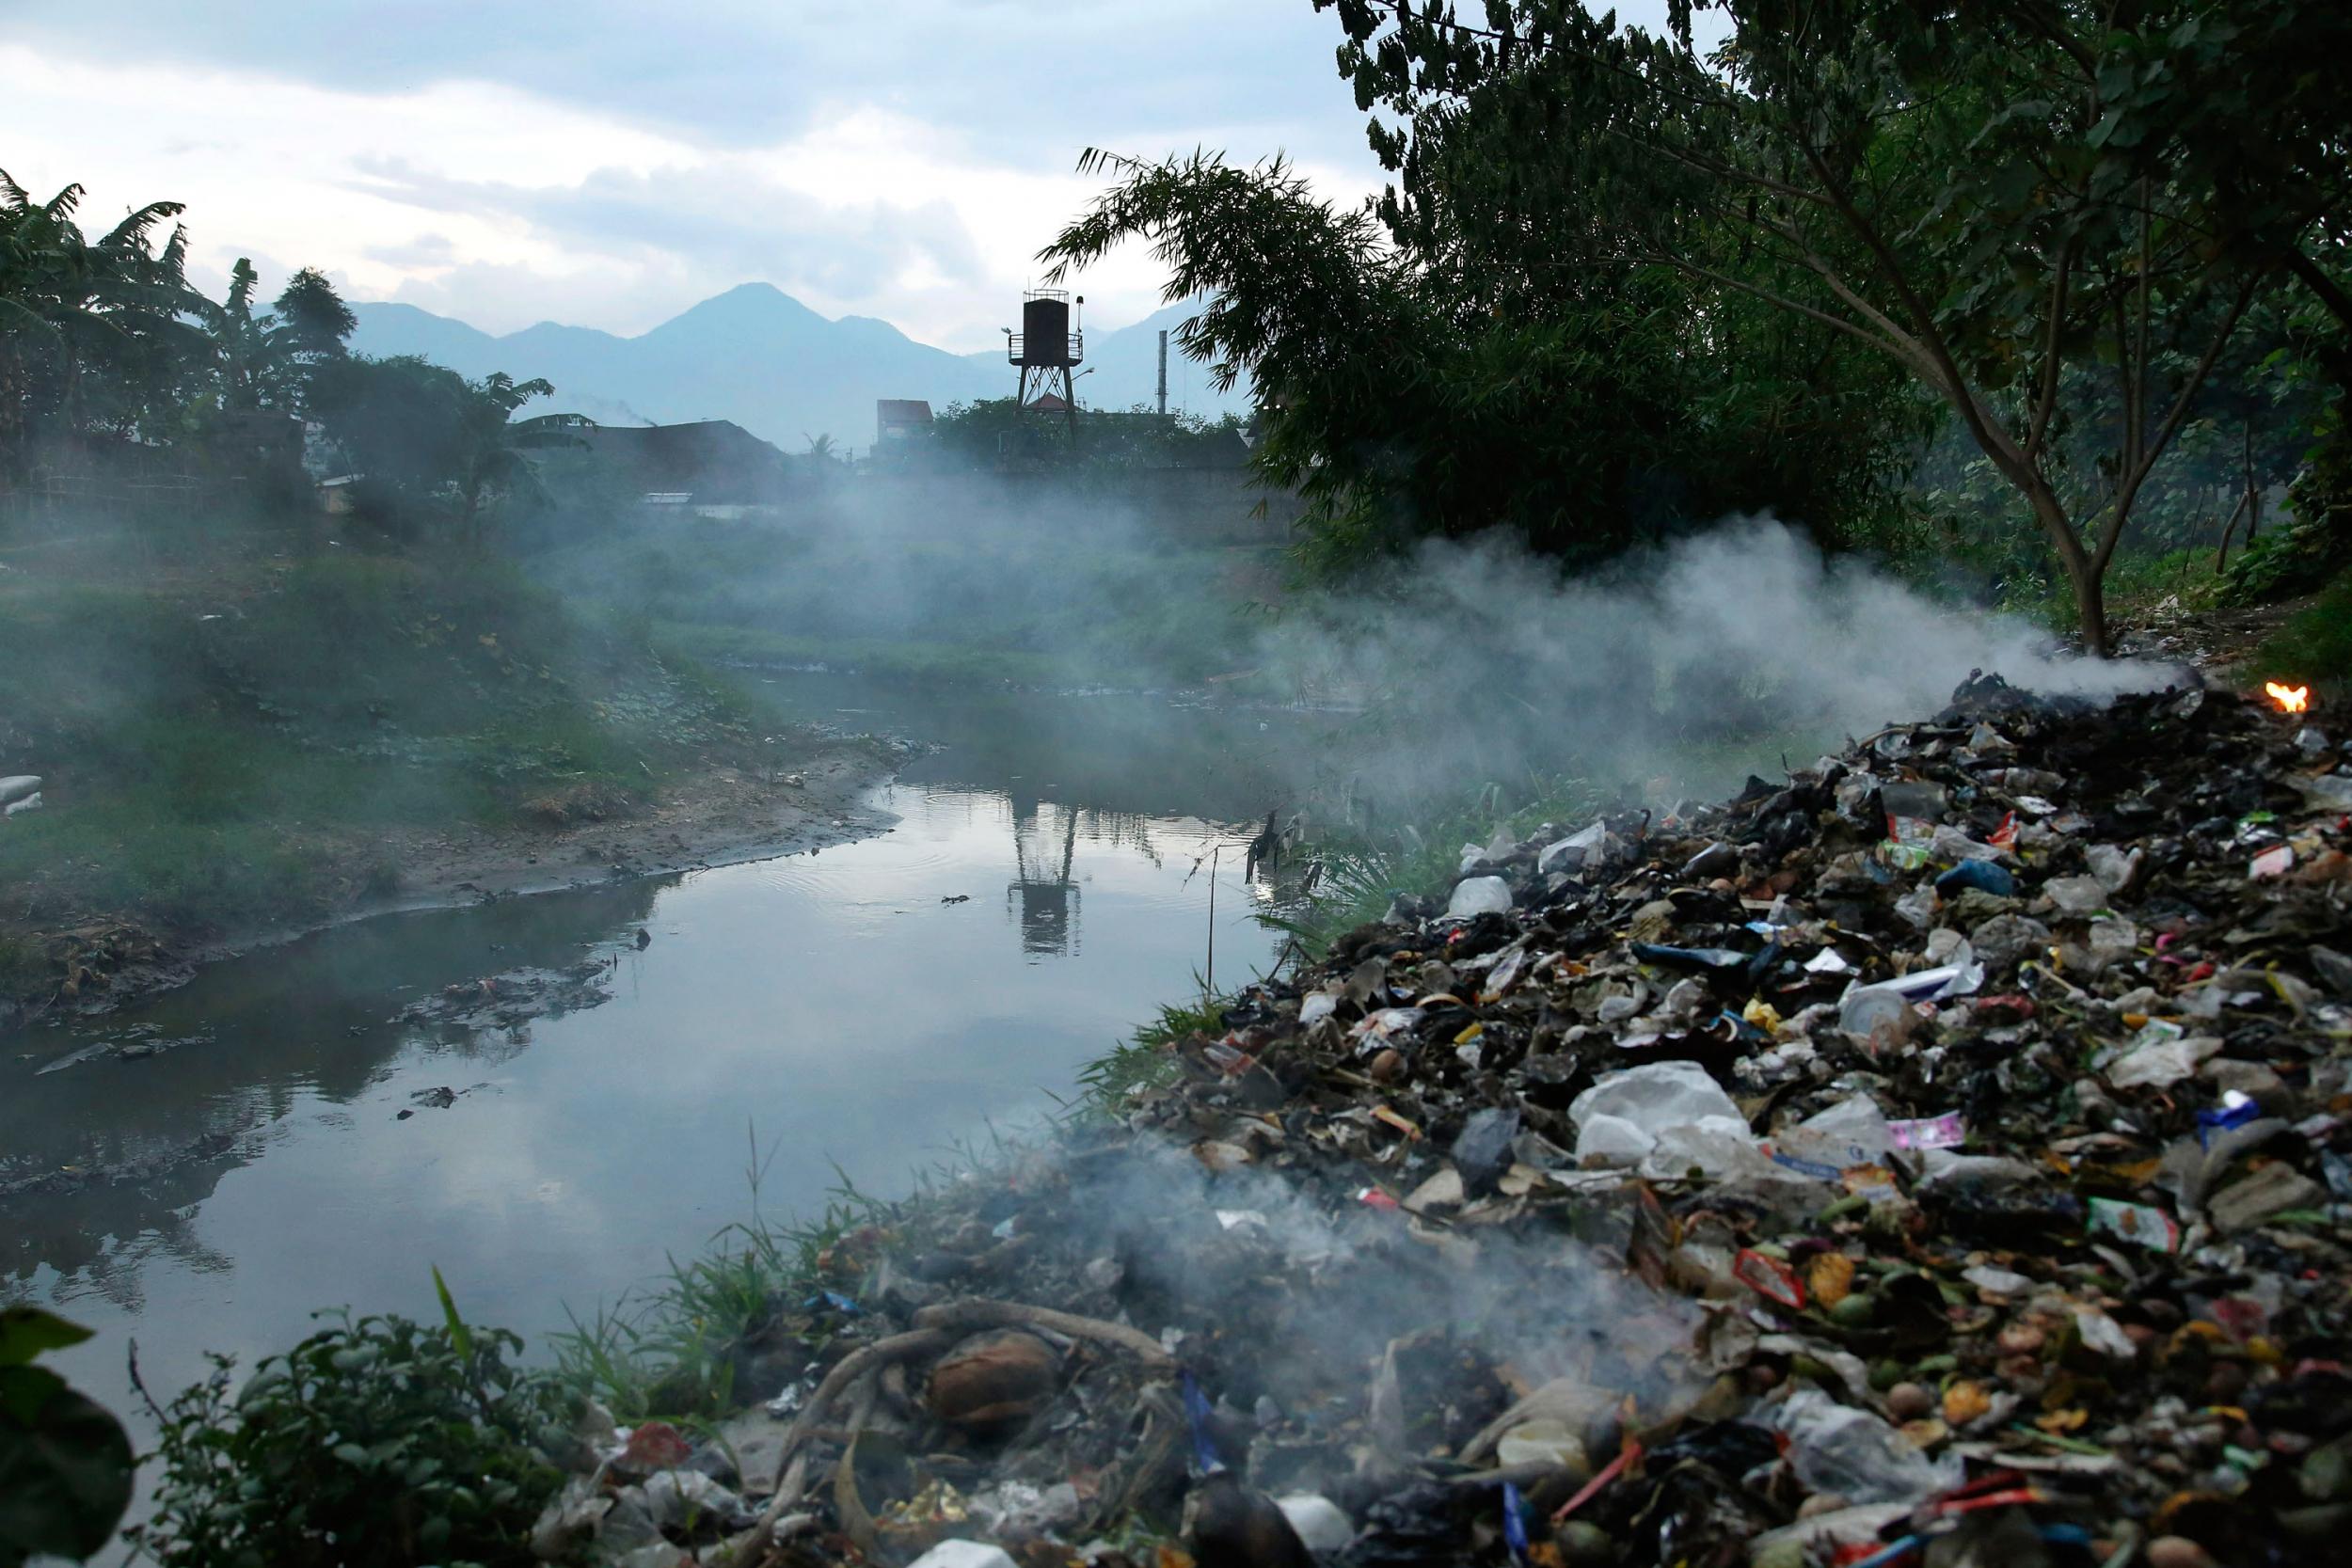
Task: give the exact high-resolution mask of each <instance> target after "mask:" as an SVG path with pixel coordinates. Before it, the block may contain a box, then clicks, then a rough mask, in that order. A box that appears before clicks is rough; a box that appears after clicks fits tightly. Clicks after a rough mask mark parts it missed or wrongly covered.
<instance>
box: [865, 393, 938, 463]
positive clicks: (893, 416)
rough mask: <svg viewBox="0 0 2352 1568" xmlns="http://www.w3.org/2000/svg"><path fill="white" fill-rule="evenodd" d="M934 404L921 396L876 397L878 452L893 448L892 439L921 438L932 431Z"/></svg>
mask: <svg viewBox="0 0 2352 1568" xmlns="http://www.w3.org/2000/svg"><path fill="white" fill-rule="evenodd" d="M930 428H931V405H930V404H928V403H925V402H924V401H923V400H922V399H920V398H877V399H875V400H874V451H876V453H877V454H880V453H882V452H884V451H889V450H890V447H891V445H892V443H894V442H900V441H909V440H916V439H920V438H921V437H922V436H927V435H929V434H930Z"/></svg>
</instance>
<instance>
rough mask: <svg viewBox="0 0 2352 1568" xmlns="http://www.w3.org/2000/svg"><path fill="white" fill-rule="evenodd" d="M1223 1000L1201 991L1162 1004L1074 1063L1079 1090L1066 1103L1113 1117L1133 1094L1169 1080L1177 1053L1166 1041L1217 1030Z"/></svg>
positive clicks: (1077, 1110)
mask: <svg viewBox="0 0 2352 1568" xmlns="http://www.w3.org/2000/svg"><path fill="white" fill-rule="evenodd" d="M1224 1006H1225V1005H1224V1003H1222V1002H1220V1001H1217V1000H1216V999H1214V998H1207V997H1204V998H1202V999H1201V1000H1200V1001H1199V1002H1190V1003H1184V1002H1179V1003H1171V1004H1169V1005H1168V1006H1163V1007H1162V1008H1161V1009H1160V1010H1159V1016H1158V1017H1156V1018H1154V1019H1153V1020H1152V1022H1149V1023H1146V1024H1144V1025H1143V1026H1142V1027H1140V1028H1138V1029H1137V1030H1136V1032H1135V1033H1134V1034H1133V1035H1130V1036H1129V1037H1127V1038H1125V1039H1123V1040H1121V1041H1120V1042H1119V1044H1117V1045H1115V1046H1113V1047H1112V1048H1111V1049H1110V1050H1109V1051H1108V1052H1106V1053H1104V1054H1103V1055H1100V1056H1097V1057H1096V1058H1095V1059H1094V1060H1093V1061H1091V1062H1089V1063H1088V1064H1087V1065H1086V1066H1085V1067H1084V1068H1082V1069H1079V1071H1078V1089H1079V1093H1078V1096H1077V1098H1076V1099H1075V1100H1073V1101H1072V1102H1071V1104H1070V1106H1069V1107H1068V1109H1070V1110H1071V1111H1073V1112H1075V1113H1076V1114H1078V1115H1080V1116H1089V1115H1100V1116H1105V1117H1115V1116H1117V1115H1119V1114H1120V1112H1121V1111H1122V1110H1123V1109H1124V1108H1125V1106H1126V1103H1127V1101H1129V1100H1130V1099H1131V1098H1133V1097H1134V1096H1135V1095H1136V1094H1139V1093H1142V1092H1144V1091H1146V1090H1150V1089H1156V1088H1165V1087H1166V1086H1167V1085H1169V1084H1172V1083H1174V1082H1175V1081H1176V1055H1175V1053H1174V1052H1173V1051H1171V1050H1170V1049H1169V1047H1171V1046H1172V1045H1174V1044H1175V1043H1176V1041H1178V1040H1180V1039H1183V1038H1184V1037H1186V1036H1187V1035H1198V1034H1208V1035H1215V1034H1218V1033H1221V1032H1222V1031H1223V1030H1224V1027H1225V1025H1224V1023H1223V1022H1222V1021H1221V1019H1220V1017H1219V1015H1220V1014H1221V1013H1222V1011H1223V1009H1224Z"/></svg>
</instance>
